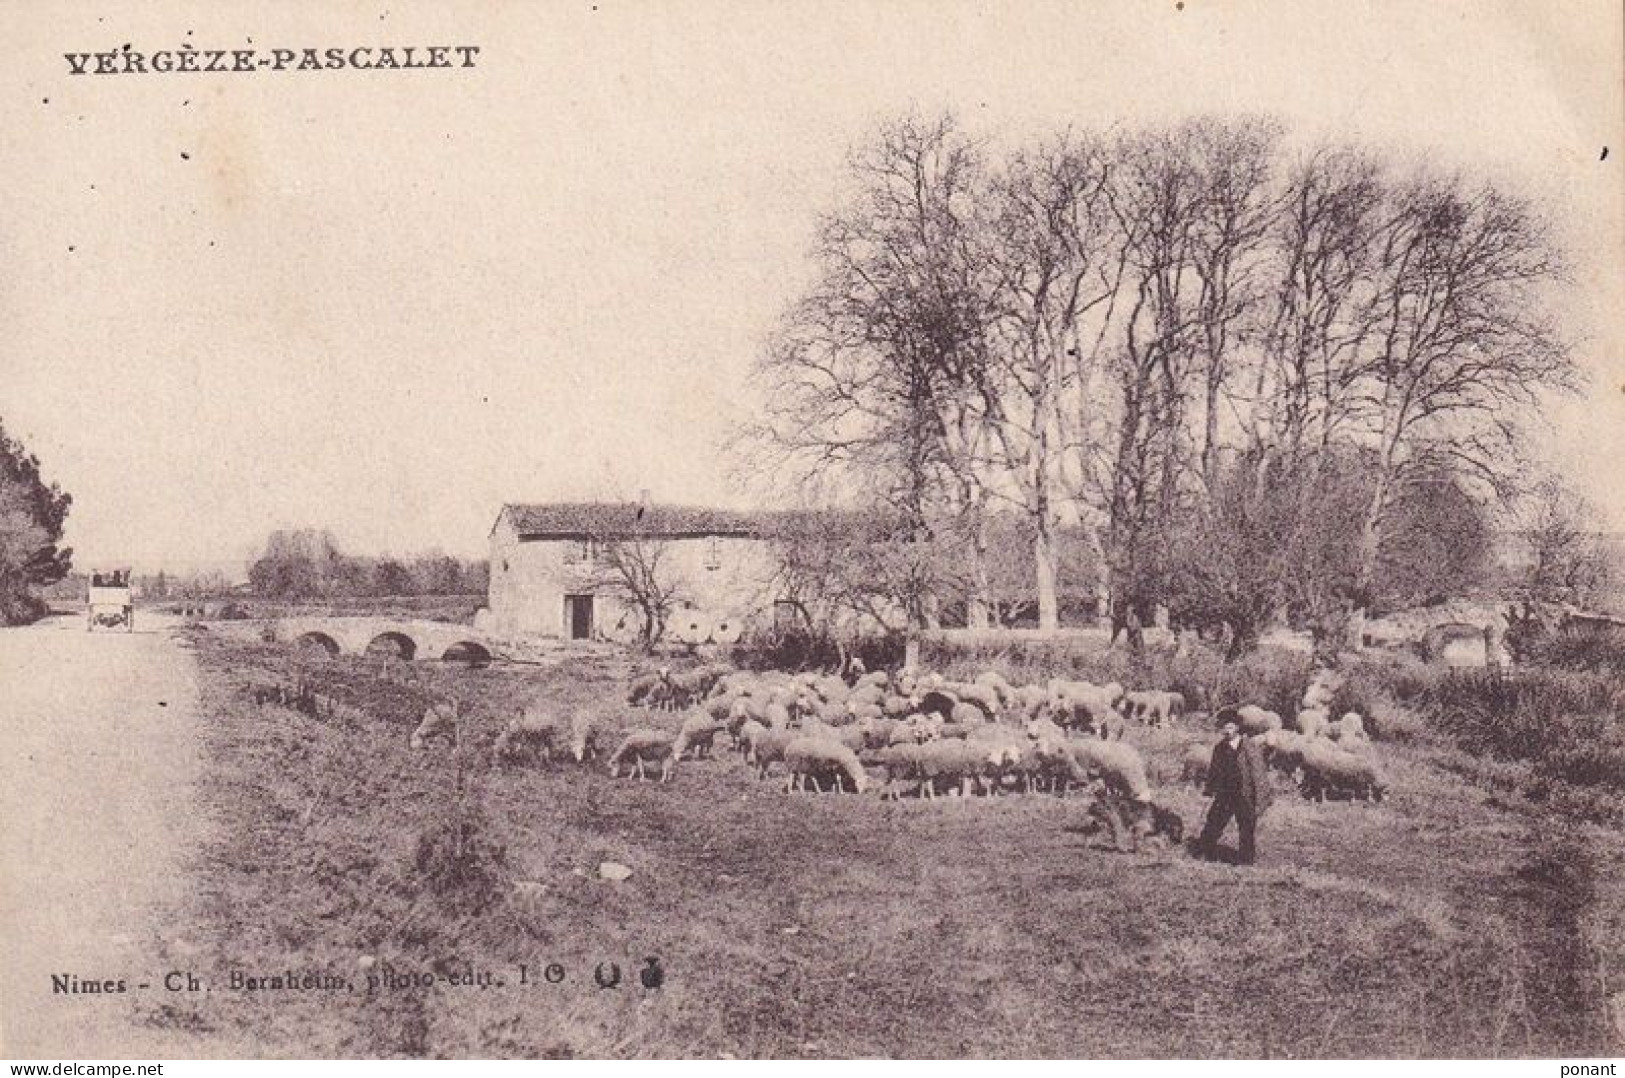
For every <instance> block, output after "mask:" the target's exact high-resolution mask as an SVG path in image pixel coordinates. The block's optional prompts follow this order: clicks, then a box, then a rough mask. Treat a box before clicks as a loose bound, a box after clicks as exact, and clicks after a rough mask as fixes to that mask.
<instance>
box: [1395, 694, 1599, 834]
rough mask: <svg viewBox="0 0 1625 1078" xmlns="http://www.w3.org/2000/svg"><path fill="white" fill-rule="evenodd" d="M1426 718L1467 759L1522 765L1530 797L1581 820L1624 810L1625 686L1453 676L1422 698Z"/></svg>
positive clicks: (1597, 817)
mask: <svg viewBox="0 0 1625 1078" xmlns="http://www.w3.org/2000/svg"><path fill="white" fill-rule="evenodd" d="M1425 706H1426V708H1427V713H1428V717H1429V718H1430V719H1431V720H1432V721H1433V722H1434V723H1435V724H1436V725H1437V726H1438V727H1439V728H1440V729H1441V730H1443V731H1445V732H1447V733H1449V734H1450V735H1451V736H1452V737H1453V738H1454V739H1455V740H1456V742H1457V743H1458V744H1460V745H1461V746H1462V747H1463V748H1464V749H1466V750H1467V751H1469V752H1472V753H1476V754H1481V755H1485V756H1491V757H1494V758H1496V759H1500V760H1527V761H1529V762H1530V763H1532V764H1533V766H1534V772H1535V777H1534V781H1532V783H1531V785H1530V788H1529V790H1528V792H1529V793H1530V794H1531V796H1535V797H1537V798H1538V799H1540V800H1545V801H1548V802H1550V803H1552V804H1553V805H1554V806H1555V805H1563V806H1566V807H1567V808H1568V809H1569V810H1571V811H1578V812H1581V813H1582V814H1583V815H1585V816H1586V817H1587V818H1592V819H1614V818H1618V817H1619V816H1620V814H1621V808H1622V806H1625V686H1621V685H1620V683H1619V682H1618V680H1617V679H1615V678H1612V677H1606V676H1603V675H1598V674H1585V673H1579V672H1576V671H1569V670H1559V669H1554V668H1550V667H1535V668H1530V669H1526V670H1521V671H1519V672H1517V673H1516V674H1502V673H1498V672H1494V671H1486V672H1473V673H1459V672H1458V673H1453V674H1451V675H1449V676H1448V677H1446V678H1445V679H1444V680H1443V681H1441V682H1440V683H1439V684H1438V685H1437V686H1436V688H1435V689H1434V690H1433V691H1431V692H1430V693H1428V694H1427V698H1426V703H1425Z"/></svg>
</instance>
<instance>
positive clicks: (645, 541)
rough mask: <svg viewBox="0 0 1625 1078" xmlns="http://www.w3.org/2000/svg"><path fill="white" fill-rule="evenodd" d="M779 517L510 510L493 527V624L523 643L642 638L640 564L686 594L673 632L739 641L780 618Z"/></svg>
mask: <svg viewBox="0 0 1625 1078" xmlns="http://www.w3.org/2000/svg"><path fill="white" fill-rule="evenodd" d="M769 520H770V518H769V517H768V515H766V514H751V513H739V512H731V511H728V510H719V509H703V508H692V507H686V506H673V505H648V504H642V505H640V504H636V503H632V502H574V503H549V504H541V505H505V506H503V507H502V511H501V512H500V513H499V514H498V515H497V519H496V523H495V525H493V527H492V528H491V584H490V592H489V597H488V599H487V603H488V606H487V612H485V613H484V614H482V616H481V624H482V627H483V628H485V629H486V631H488V632H490V633H492V634H493V635H496V636H498V637H503V638H512V639H523V638H526V637H554V638H560V639H567V640H600V639H608V640H621V641H629V640H632V639H635V638H636V637H637V636H638V634H639V632H640V630H641V628H642V617H641V615H640V614H639V612H638V610H637V607H636V605H635V604H634V603H633V602H632V600H631V596H630V593H629V591H628V588H627V584H626V576H625V571H624V569H623V568H622V566H624V565H626V564H627V563H628V562H629V561H633V562H636V563H638V564H642V565H645V566H652V567H653V570H654V572H655V573H656V574H657V575H658V578H659V579H661V580H662V581H665V582H667V583H668V584H669V585H671V586H672V587H673V588H674V589H675V595H676V598H677V600H678V602H679V609H678V610H677V612H676V613H675V614H674V615H673V616H672V618H671V620H670V622H669V623H668V625H667V635H668V637H675V638H676V639H678V640H682V641H685V642H689V643H704V642H706V641H707V640H716V641H718V642H723V643H728V642H732V641H733V640H736V639H738V635H739V633H740V632H741V631H742V629H743V628H744V627H745V626H746V625H748V624H750V623H751V622H753V621H755V620H757V619H760V618H764V617H768V618H770V617H772V616H773V613H774V601H775V599H776V598H777V596H776V595H775V594H774V579H775V576H776V575H777V562H776V560H775V558H774V555H773V548H772V545H771V543H770V542H769V540H768V537H767V536H768V533H769V531H770V528H769Z"/></svg>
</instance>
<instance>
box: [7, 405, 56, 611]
mask: <svg viewBox="0 0 1625 1078" xmlns="http://www.w3.org/2000/svg"><path fill="white" fill-rule="evenodd" d="M72 504H73V499H72V497H71V496H69V495H68V494H66V493H64V492H63V491H62V490H61V489H60V488H59V487H58V486H57V485H56V484H55V483H51V484H47V483H46V482H45V480H44V479H43V478H42V477H41V476H40V465H39V458H37V457H35V456H34V455H33V454H32V453H30V452H28V451H27V450H26V449H24V448H23V446H22V444H21V443H20V442H18V441H16V440H15V439H13V438H12V437H11V436H10V435H8V434H7V433H6V431H5V427H4V426H3V425H0V623H3V624H6V625H17V624H21V623H23V622H27V621H32V620H34V619H36V618H38V617H40V616H41V615H43V614H44V613H45V604H44V602H43V601H42V600H41V599H40V594H39V593H40V590H41V589H42V588H44V587H47V586H48V585H50V584H54V583H55V582H57V581H59V580H61V579H62V578H63V577H65V576H67V574H68V570H69V568H70V567H71V563H72V558H73V551H72V550H71V549H69V548H66V547H58V546H57V543H58V542H59V541H60V540H61V538H62V527H63V524H64V523H65V521H66V520H67V516H68V508H69V506H71V505H72Z"/></svg>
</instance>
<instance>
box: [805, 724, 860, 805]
mask: <svg viewBox="0 0 1625 1078" xmlns="http://www.w3.org/2000/svg"><path fill="white" fill-rule="evenodd" d="M784 767H785V770H786V772H788V774H787V776H786V778H785V792H786V793H789V792H791V791H794V790H804V789H806V784H807V783H809V782H810V783H812V786H813V790H814V791H815V792H818V793H823V784H822V783H823V780H824V779H826V778H827V779H829V780H830V781H831V782H832V783H833V785H834V788H835V789H841V787H842V780H843V779H844V780H847V781H850V782H851V783H852V789H853V792H855V793H860V794H861V793H863V792H864V790H866V789H868V786H869V777H868V775H867V774H866V773H865V772H864V770H863V764H862V763H860V762H859V760H858V756H857V753H855V752H853V751H852V750H851V749H849V748H847V747H846V746H845V745H842V744H840V743H839V742H836V741H830V740H828V739H826V738H821V737H798V738H796V739H794V740H793V741H791V742H790V743H789V744H787V745H785V747H784Z"/></svg>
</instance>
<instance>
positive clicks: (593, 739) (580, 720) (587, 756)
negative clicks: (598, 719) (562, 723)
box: [570, 711, 599, 764]
mask: <svg viewBox="0 0 1625 1078" xmlns="http://www.w3.org/2000/svg"><path fill="white" fill-rule="evenodd" d="M598 743H599V730H598V724H597V723H595V722H593V720H592V716H590V715H588V714H587V713H585V712H581V711H578V712H576V713H575V714H574V715H571V716H570V755H571V756H572V757H574V758H575V762H576V763H578V764H584V763H588V762H590V761H592V760H596V759H597V758H598V752H599V744H598Z"/></svg>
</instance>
